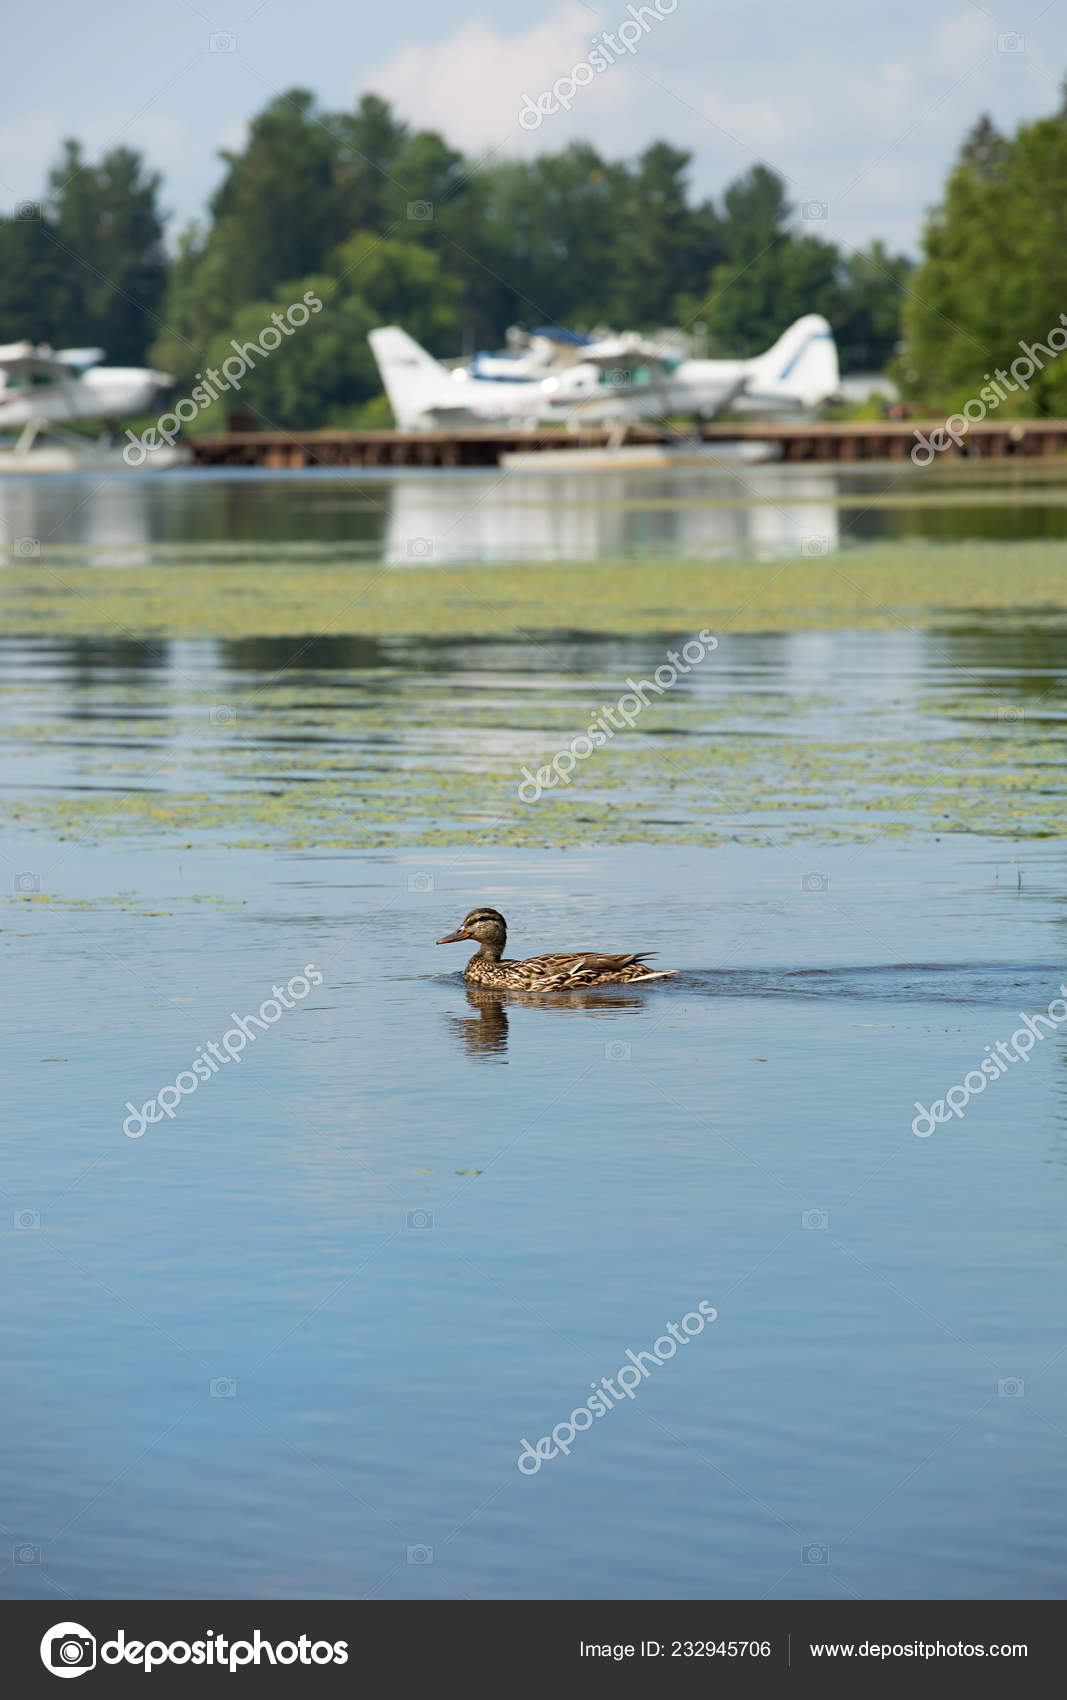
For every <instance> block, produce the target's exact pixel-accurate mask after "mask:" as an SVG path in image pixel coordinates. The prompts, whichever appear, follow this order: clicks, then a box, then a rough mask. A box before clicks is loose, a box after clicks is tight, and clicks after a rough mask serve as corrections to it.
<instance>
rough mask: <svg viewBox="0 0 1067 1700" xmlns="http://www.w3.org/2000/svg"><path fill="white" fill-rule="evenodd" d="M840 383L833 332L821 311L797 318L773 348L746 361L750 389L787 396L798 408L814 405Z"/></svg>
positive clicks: (831, 392) (824, 398) (826, 398)
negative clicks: (747, 363)
mask: <svg viewBox="0 0 1067 1700" xmlns="http://www.w3.org/2000/svg"><path fill="white" fill-rule="evenodd" d="M840 382H841V377H840V373H839V371H838V365H837V344H836V343H835V341H834V333H833V331H832V330H831V329H830V326H829V324H828V323H827V321H826V320H825V319H824V318H823V316H822V314H821V313H807V314H805V316H804V317H803V318H802V319H797V321H796V323H795V324H792V325H790V327H789V329H788V330H787V331H784V332H783V333H782V335H781V336H780V337H779V338H778V341H777V342H776V343H775V344H774V346H773V348H769V349H768V350H767V352H766V354H760V355H758V356H757V358H756V359H755V360H752V361H750V362H749V381H748V388H749V389H750V390H752V391H757V392H763V393H766V394H770V395H781V396H783V397H788V398H790V399H791V400H793V401H795V402H799V403H800V405H801V406H802V407H818V405H819V403H820V402H823V401H827V400H828V399H829V397H830V396H833V395H836V394H837V391H838V387H839V385H840Z"/></svg>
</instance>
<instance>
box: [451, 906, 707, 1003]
mask: <svg viewBox="0 0 1067 1700" xmlns="http://www.w3.org/2000/svg"><path fill="white" fill-rule="evenodd" d="M461 939H470V940H471V942H472V943H473V944H477V945H478V946H479V949H478V950H477V951H476V952H475V954H474V955H473V956H472V957H471V959H470V961H469V962H468V964H467V966H466V968H465V969H464V970H463V978H464V979H465V980H469V981H470V982H471V983H472V984H473V985H476V986H502V987H504V988H509V987H510V988H511V990H513V991H516V992H560V991H570V990H571V989H572V988H573V987H575V986H608V985H618V984H619V983H621V982H626V983H627V984H630V983H632V982H635V981H638V980H664V979H666V978H667V976H668V975H669V974H674V973H676V972H677V970H676V969H674V968H660V969H658V970H657V969H653V968H646V966H645V959H646V957H648V956H654V955H655V952H654V951H647V950H646V951H630V952H629V953H626V954H623V955H621V956H605V955H604V954H603V953H602V952H601V951H596V950H562V951H556V952H553V953H551V954H550V955H547V956H527V957H526V958H525V960H524V961H521V962H507V961H504V960H502V959H503V955H504V946H505V945H506V944H507V939H508V924H507V922H506V921H505V919H504V917H503V915H501V914H500V912H499V910H496V909H483V908H479V909H472V910H471V912H470V914H469V915H468V916H467V918H466V920H465V921H464V922H463V925H462V926H461V927H457V928H456V931H455V932H454V933H446V934H445V936H444V938H443V939H438V941H437V942H438V944H458V943H459V941H460V940H461Z"/></svg>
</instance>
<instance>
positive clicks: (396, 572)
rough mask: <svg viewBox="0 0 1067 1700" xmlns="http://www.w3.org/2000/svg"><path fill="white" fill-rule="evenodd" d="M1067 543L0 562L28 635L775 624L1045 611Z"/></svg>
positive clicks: (753, 628)
mask: <svg viewBox="0 0 1067 1700" xmlns="http://www.w3.org/2000/svg"><path fill="white" fill-rule="evenodd" d="M1065 610H1067V547H1065V546H1064V545H1063V544H1059V543H1044V542H1040V543H1026V544H1020V545H1019V546H1018V547H1015V548H1011V549H1005V548H1004V547H1003V546H1002V545H998V544H986V543H976V544H968V545H966V546H963V545H957V544H944V545H936V546H929V545H911V544H895V545H878V546H872V547H870V548H855V549H848V550H844V551H842V552H840V553H838V554H832V555H826V556H800V557H788V558H785V559H775V560H769V561H767V560H749V561H677V560H664V561H656V560H640V561H634V560H623V561H597V562H593V563H589V562H583V563H575V564H560V563H554V564H547V565H546V564H545V563H543V562H533V563H517V564H515V565H510V566H484V565H471V566H463V567H461V568H444V567H393V566H384V565H382V564H380V563H375V564H368V563H367V562H366V561H364V560H361V559H359V558H355V557H352V558H345V559H340V560H337V559H334V560H331V561H325V562H324V561H323V560H322V559H321V557H320V555H318V554H309V555H301V554H300V553H298V552H294V551H292V550H291V549H290V547H289V546H288V545H280V546H279V549H278V550H277V551H276V552H274V553H271V552H269V551H268V552H266V553H265V555H264V558H262V559H260V560H259V561H255V562H250V561H248V560H246V559H245V558H244V556H243V555H238V556H237V557H236V558H235V557H233V556H232V555H230V554H226V553H224V554H218V553H215V552H213V553H212V556H211V558H210V559H208V560H205V559H203V558H202V557H201V558H197V559H189V558H188V557H187V556H181V557H178V558H177V559H172V558H170V557H169V556H168V555H167V554H166V552H165V551H163V552H161V556H160V558H159V560H158V561H157V562H156V563H155V564H152V565H149V566H143V565H142V566H119V565H116V566H112V565H101V564H99V562H97V561H95V560H92V559H87V558H86V557H85V556H84V555H80V554H79V553H78V552H76V551H74V550H70V549H68V550H55V551H51V550H48V551H46V552H45V553H44V555H43V556H42V558H41V559H40V560H35V561H32V562H30V563H26V564H23V563H22V562H20V561H18V560H14V561H12V562H10V563H9V565H8V566H7V567H6V568H5V569H4V570H3V572H0V620H2V622H3V629H4V630H5V631H7V632H9V633H13V634H23V635H26V636H40V635H49V636H63V635H68V636H75V635H76V636H79V637H84V638H93V637H96V638H109V639H115V640H118V639H122V638H127V639H131V640H135V641H141V642H144V641H146V640H149V641H150V640H152V639H165V638H177V637H219V638H224V639H236V638H249V637H256V636H259V637H297V638H299V637H311V636H319V635H323V636H325V635H331V634H333V635H360V636H367V637H386V636H391V635H396V636H416V635H421V636H426V637H433V636H439V637H456V636H462V635H469V636H472V637H488V636H498V637H503V636H510V637H515V636H521V635H523V634H524V633H526V634H545V633H552V632H576V631H587V632H651V631H679V632H680V631H695V630H697V629H698V628H699V627H701V626H709V627H711V628H712V629H713V630H715V631H722V632H727V631H736V632H781V631H799V630H804V629H811V628H814V627H872V628H886V627H892V626H900V625H918V624H926V623H929V622H930V621H932V620H937V619H949V620H954V619H960V618H965V617H973V616H974V615H975V614H989V613H994V612H1000V613H1003V614H1005V615H1009V616H1017V615H1019V614H1026V615H1027V616H1028V617H1030V618H1033V617H1034V616H1038V617H1040V618H1042V619H1045V620H1049V621H1054V622H1058V621H1060V620H1062V618H1063V616H1064V612H1065Z"/></svg>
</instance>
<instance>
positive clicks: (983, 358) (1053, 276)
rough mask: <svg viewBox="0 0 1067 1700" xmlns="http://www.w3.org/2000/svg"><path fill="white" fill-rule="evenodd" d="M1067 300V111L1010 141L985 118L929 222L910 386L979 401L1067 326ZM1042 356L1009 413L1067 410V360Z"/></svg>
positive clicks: (907, 359) (907, 355)
mask: <svg viewBox="0 0 1067 1700" xmlns="http://www.w3.org/2000/svg"><path fill="white" fill-rule="evenodd" d="M1065 300H1067V113H1065V112H1063V111H1061V112H1060V113H1058V114H1056V115H1055V116H1053V117H1051V118H1045V119H1041V120H1039V121H1038V122H1036V123H1033V124H1024V125H1022V126H1021V127H1020V128H1019V129H1018V130H1017V131H1016V133H1015V135H1014V136H1013V137H1011V138H1010V139H1007V138H1005V137H1003V136H1001V135H999V134H998V133H997V131H996V130H995V129H994V127H993V125H992V123H991V122H990V120H989V119H988V118H985V119H982V120H981V121H980V123H979V124H978V125H977V126H976V127H975V129H974V130H972V131H971V133H970V135H969V136H968V137H967V138H966V139H965V141H964V144H963V147H962V149H961V152H960V156H959V159H958V161H957V163H956V165H955V167H954V169H953V170H952V172H951V174H950V176H949V179H948V182H947V184H946V187H945V192H944V198H943V200H942V202H941V205H940V206H939V207H938V208H937V209H936V210H935V211H934V213H933V214H932V215H931V217H930V219H929V221H928V223H927V226H926V230H925V233H924V237H923V259H922V263H921V264H920V266H919V267H918V269H917V270H916V272H915V274H914V277H913V278H912V279H911V280H910V283H909V290H908V296H907V300H906V304H905V310H904V338H905V349H904V354H903V357H902V359H901V362H900V371H901V374H902V376H903V380H904V382H905V385H906V387H907V389H908V390H909V392H910V393H911V394H912V395H913V396H915V397H917V398H921V399H922V400H923V401H924V402H925V403H927V404H930V405H936V406H937V407H938V408H939V409H941V408H946V409H947V408H953V409H954V408H956V407H958V406H960V405H961V404H962V403H963V402H964V401H966V400H968V399H970V398H972V397H979V395H980V392H981V390H982V388H983V385H984V384H985V383H986V382H987V374H990V373H995V372H996V371H997V369H998V368H999V369H1001V370H1008V371H1010V368H1011V365H1012V362H1013V361H1016V360H1019V359H1020V358H1022V351H1021V348H1020V344H1021V343H1023V342H1026V343H1028V344H1031V345H1032V344H1033V343H1034V342H1035V341H1039V342H1043V341H1044V340H1045V337H1046V333H1047V332H1048V331H1049V330H1051V329H1056V330H1057V332H1058V331H1059V330H1060V329H1062V327H1061V321H1060V314H1061V313H1062V312H1063V311H1064V303H1065ZM1042 361H1043V369H1039V370H1037V371H1036V372H1035V373H1034V374H1033V376H1032V379H1031V380H1029V381H1028V387H1027V389H1025V390H1022V389H1019V390H1018V391H1016V392H1012V391H1011V390H1010V389H1008V393H1007V394H1006V397H1005V399H1004V402H1003V409H1004V411H1005V412H1008V413H1012V412H1017V413H1026V414H1038V413H1046V412H1048V413H1062V412H1063V411H1064V409H1065V408H1067V363H1065V362H1064V360H1063V357H1062V356H1060V357H1059V358H1056V357H1055V356H1054V357H1053V358H1052V359H1048V358H1047V357H1042ZM1002 387H1004V388H1007V386H1002ZM985 399H986V400H987V401H988V399H989V398H988V397H987V398H985Z"/></svg>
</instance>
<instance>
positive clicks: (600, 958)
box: [567, 950, 657, 977]
mask: <svg viewBox="0 0 1067 1700" xmlns="http://www.w3.org/2000/svg"><path fill="white" fill-rule="evenodd" d="M656 954H657V953H656V951H654V950H630V951H623V952H622V954H621V955H618V956H607V955H605V954H604V952H603V951H598V950H581V951H574V952H572V953H569V954H568V956H567V962H568V964H569V969H568V972H569V973H570V975H571V976H572V977H573V976H575V975H578V974H618V973H621V971H622V970H623V969H624V968H635V967H637V965H638V964H639V963H641V962H646V961H647V960H648V958H649V957H650V956H655V955H656Z"/></svg>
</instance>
